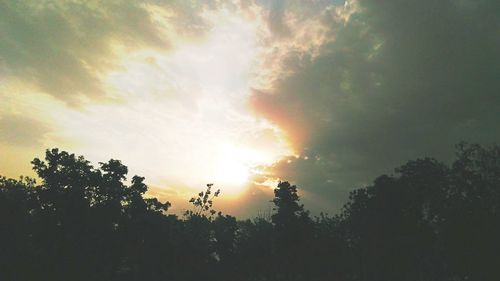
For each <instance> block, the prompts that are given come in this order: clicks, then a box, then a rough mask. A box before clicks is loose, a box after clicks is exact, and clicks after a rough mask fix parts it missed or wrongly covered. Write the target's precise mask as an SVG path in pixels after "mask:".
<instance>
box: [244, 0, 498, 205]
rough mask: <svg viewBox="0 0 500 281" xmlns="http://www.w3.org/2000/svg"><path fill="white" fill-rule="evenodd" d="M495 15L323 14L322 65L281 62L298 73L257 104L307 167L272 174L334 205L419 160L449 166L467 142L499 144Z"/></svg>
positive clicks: (435, 11)
mask: <svg viewBox="0 0 500 281" xmlns="http://www.w3.org/2000/svg"><path fill="white" fill-rule="evenodd" d="M499 8H500V4H499V3H498V1H488V0H484V1H438V2H436V1H405V2H398V1H382V2H380V1H372V0H361V1H351V2H349V3H347V4H346V5H345V6H344V7H343V8H341V9H340V10H339V9H338V8H336V9H330V10H328V11H326V12H324V13H322V14H321V15H320V17H321V19H319V20H318V21H319V22H320V23H321V24H322V25H323V27H324V28H326V32H327V38H325V40H323V41H321V45H320V46H319V50H318V55H317V56H310V57H309V58H310V59H305V60H304V59H303V57H304V54H303V53H296V52H288V53H287V54H286V55H285V56H286V59H283V60H282V62H286V61H300V62H301V63H300V64H288V65H287V67H286V68H283V66H282V67H281V69H286V71H287V73H291V74H289V75H286V76H285V77H284V78H283V79H277V80H276V81H274V83H273V84H272V87H270V88H269V89H264V90H256V91H254V93H253V96H252V105H253V107H254V109H255V110H256V111H257V112H259V113H260V114H261V115H262V116H265V117H266V118H268V119H269V120H271V121H272V122H274V123H276V124H277V125H279V126H281V127H282V128H284V129H285V130H286V131H287V132H288V134H289V136H290V139H291V140H292V141H294V145H295V148H296V150H297V152H298V153H299V154H301V155H302V156H308V158H307V159H304V158H303V157H301V158H298V159H292V158H291V159H284V160H282V161H281V162H279V163H277V164H275V165H273V166H270V167H269V168H268V169H269V171H270V172H272V173H274V174H275V175H277V176H280V177H282V178H284V179H290V180H294V181H296V182H297V183H298V184H299V185H301V186H302V187H303V188H305V189H306V190H307V191H309V192H313V193H316V194H320V195H325V196H330V198H333V197H335V196H336V194H337V193H343V194H345V190H346V189H349V188H354V187H357V186H359V185H363V184H366V183H368V182H369V181H371V180H372V179H373V178H374V177H375V176H377V175H379V174H381V173H387V172H391V171H392V169H393V168H394V167H396V166H398V165H400V164H403V163H404V162H405V161H407V160H410V159H414V158H416V157H423V156H435V157H438V158H440V159H443V160H448V159H450V158H451V157H452V155H453V145H454V144H455V143H457V142H459V141H461V140H465V141H470V142H480V143H490V142H495V141H496V142H498V141H499V140H500V130H499V129H498V112H500V82H499V80H498V77H497V76H498V73H500V53H499V52H498V46H499V43H500V41H499V39H498V38H499V37H498V30H499V27H500V20H499V19H498V17H497V16H495V15H494V14H495V12H493V11H498V9H499ZM305 57H307V56H305ZM339 196H340V195H339ZM337 207H338V206H337Z"/></svg>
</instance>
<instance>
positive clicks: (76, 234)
mask: <svg viewBox="0 0 500 281" xmlns="http://www.w3.org/2000/svg"><path fill="white" fill-rule="evenodd" d="M456 151H457V154H456V159H455V160H454V161H453V162H452V163H451V164H446V163H442V162H440V161H438V160H436V159H432V158H424V159H417V160H412V161H409V162H407V163H406V164H404V165H402V166H401V167H399V168H397V169H395V172H394V174H391V175H381V176H379V177H377V178H376V179H375V180H374V181H373V183H372V184H370V185H368V186H365V187H361V188H357V189H354V190H353V191H352V192H351V194H350V197H349V200H348V202H346V204H345V205H344V207H343V209H342V211H341V212H340V213H338V214H334V215H333V216H329V215H326V214H321V215H319V216H317V217H313V216H312V215H311V214H310V213H309V212H308V211H306V210H305V208H304V206H303V205H302V204H300V197H299V193H298V188H297V187H296V186H295V185H293V184H291V183H289V182H286V181H283V182H280V183H279V184H278V186H277V187H276V188H275V190H274V195H275V197H274V199H273V200H272V203H273V204H274V209H273V213H272V214H271V216H270V217H268V218H262V217H260V218H256V219H253V220H250V219H249V220H237V219H236V218H235V217H233V216H230V215H227V214H222V213H221V212H217V211H216V209H215V204H214V202H215V200H216V197H218V196H219V194H220V191H219V190H217V191H215V192H214V191H213V190H212V188H213V185H212V184H208V185H207V187H206V189H205V190H204V191H202V192H200V193H199V194H198V196H197V197H193V198H192V199H191V200H190V201H189V202H190V203H192V208H191V209H190V210H188V211H187V212H186V213H185V214H184V215H183V216H180V217H179V216H176V215H173V214H170V213H169V207H170V203H169V202H160V201H158V200H157V199H154V198H145V197H144V194H145V193H146V191H147V189H148V187H147V185H146V184H145V183H144V180H145V179H144V178H143V177H140V176H133V177H132V178H131V180H130V181H127V176H128V169H127V167H126V166H125V165H123V164H122V163H121V162H120V161H119V160H113V159H111V160H109V161H108V162H106V163H99V166H98V167H94V166H92V165H91V163H90V162H89V161H87V160H85V158H84V157H82V156H75V155H74V154H70V153H68V152H65V151H60V150H58V149H51V150H47V151H46V154H45V159H43V160H41V159H34V160H33V161H32V164H33V169H34V170H35V172H36V174H37V175H38V178H39V180H40V183H38V182H37V181H35V180H34V179H31V178H28V177H21V178H20V179H18V180H16V179H9V178H5V177H0V280H76V281H78V280H82V281H83V280H249V281H250V280H291V281H293V280H352V281H358V280H359V281H368V280H370V281H377V280H380V281H382V280H387V281H392V280H394V281H396V280H398V281H401V280H403V281H404V280H408V281H412V280H415V281H416V280H418V281H423V280H429V281H431V280H464V281H465V280H484V281H490V280H491V281H493V280H498V279H499V278H500V267H498V262H499V261H500V240H499V237H500V147H498V146H491V147H486V148H485V147H482V146H479V145H471V144H466V143H460V144H459V145H457V150H456Z"/></svg>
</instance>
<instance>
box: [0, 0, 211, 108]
mask: <svg viewBox="0 0 500 281" xmlns="http://www.w3.org/2000/svg"><path fill="white" fill-rule="evenodd" d="M182 2H187V1H182ZM182 2H179V1H177V2H173V3H170V2H169V3H168V4H164V3H163V1H125V0H113V1H104V2H103V1H66V0H56V1H15V0H5V1H0V37H1V38H2V40H1V41H0V67H1V68H2V69H0V72H2V73H3V74H4V75H10V76H12V77H18V78H22V79H23V81H24V82H25V83H28V84H31V85H32V86H34V87H36V88H37V89H38V90H39V91H41V92H45V93H48V94H50V95H52V96H53V97H55V98H57V99H59V100H62V101H64V102H66V103H67V104H69V105H75V106H76V105H79V103H81V102H82V101H83V100H99V99H105V98H108V97H107V96H106V93H105V88H104V85H103V77H104V76H105V75H106V74H107V73H108V72H109V71H110V70H112V69H115V68H117V67H119V61H118V59H119V50H122V49H125V50H134V49H140V48H155V49H159V50H162V51H165V50H168V49H169V48H170V45H171V42H170V40H169V38H167V36H166V34H164V33H162V30H161V28H160V27H161V25H160V24H159V23H158V22H155V18H154V17H153V15H152V13H151V8H152V7H157V8H158V9H163V10H165V11H166V10H168V11H170V12H169V15H170V18H171V21H172V25H175V30H176V31H179V33H189V31H190V30H199V29H200V28H199V26H200V25H202V24H203V22H202V21H201V20H199V19H198V17H197V12H198V11H195V10H194V9H200V11H201V8H200V7H199V6H201V5H198V6H189V5H185V4H182ZM180 19H182V20H183V22H181V20H180ZM187 21H189V22H187ZM181 30H182V31H183V32H181ZM117 49H118V51H117Z"/></svg>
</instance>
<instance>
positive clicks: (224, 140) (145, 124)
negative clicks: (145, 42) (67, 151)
mask: <svg viewBox="0 0 500 281" xmlns="http://www.w3.org/2000/svg"><path fill="white" fill-rule="evenodd" d="M218 13H222V14H214V15H209V16H207V20H208V21H211V24H212V29H211V30H210V31H209V32H208V33H207V34H206V36H205V37H204V39H203V40H202V41H200V40H198V41H196V42H193V41H190V40H181V39H179V40H178V41H176V42H173V45H174V48H171V49H169V50H166V51H164V52H163V51H160V50H150V49H144V50H140V51H136V52H133V53H123V54H122V61H121V65H122V67H121V68H120V69H117V70H115V71H113V72H111V73H108V74H107V76H106V77H107V78H106V84H107V92H108V93H109V94H110V95H111V96H113V97H114V98H115V99H116V100H118V101H120V102H119V103H111V104H91V105H88V106H86V108H85V110H83V111H74V110H66V111H63V112H54V113H53V114H56V115H57V116H54V119H55V120H60V121H61V122H60V124H59V126H60V127H61V129H60V132H62V133H61V134H62V136H61V137H62V138H64V139H70V140H78V143H77V144H76V145H73V147H72V148H71V150H72V151H75V152H76V153H80V154H83V155H86V156H87V157H88V158H89V159H92V160H94V161H105V160H107V159H109V158H115V159H116V158H118V159H121V160H122V161H123V162H124V163H125V164H127V165H129V168H130V170H131V171H132V172H133V173H137V174H139V175H143V176H145V177H146V178H147V180H148V182H149V183H150V184H152V185H155V186H158V187H162V186H169V187H170V188H173V189H177V188H178V187H182V188H183V189H184V190H186V189H191V191H189V190H188V193H192V192H195V191H198V190H199V189H200V188H202V187H203V186H204V185H205V184H206V183H214V184H215V185H216V186H217V187H218V188H221V190H222V192H223V194H226V195H230V196H231V197H232V196H237V195H238V194H240V193H241V192H242V191H244V190H245V188H246V187H247V186H248V185H249V184H250V183H251V179H252V175H253V173H254V169H255V167H256V166H258V165H263V164H270V163H272V162H274V161H276V160H277V159H279V158H280V157H281V156H283V155H286V154H288V153H289V151H290V148H289V145H288V143H287V141H286V140H285V139H284V137H283V135H282V133H281V131H280V130H279V129H277V128H276V127H274V126H273V125H271V124H270V123H269V122H267V121H265V120H264V119H262V118H258V117H256V116H255V115H254V114H253V113H252V112H251V110H250V109H249V108H248V105H247V99H248V95H249V93H250V89H251V87H252V83H253V81H252V79H253V73H254V72H255V71H258V70H256V69H255V67H256V63H255V61H256V60H257V59H258V47H257V39H258V38H257V35H256V34H257V31H256V28H257V24H256V23H255V22H251V21H248V20H246V19H244V18H242V17H241V16H237V15H234V14H230V13H228V12H224V11H222V12H220V11H219V12H218ZM118 49H119V48H118Z"/></svg>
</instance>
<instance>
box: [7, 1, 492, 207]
mask: <svg viewBox="0 0 500 281" xmlns="http://www.w3.org/2000/svg"><path fill="white" fill-rule="evenodd" d="M499 11H500V1H488V0H480V1H472V0H453V1H452V0H443V1H430V0H423V1H375V0H358V1H356V0H352V1H350V0H348V1H346V2H344V1H341V0H331V1H329V0H309V1H298V0H295V1H294V0H290V1H286V0H281V1H280V0H269V1H265V0H248V1H247V0H241V1H238V0H232V1H231V0H227V1H226V0H220V1H216V0H213V1H208V0H207V1H201V0H200V1H186V0H177V1H174V0H172V1H167V0H163V1H162V0H143V1H132V0H130V1H121V0H106V1H83V0H33V1H28V0H27V1H18V0H0V175H3V176H8V177H16V178H17V177H18V176H19V175H30V176H33V172H32V171H31V165H30V161H31V160H32V159H33V158H34V157H42V156H43V154H44V151H45V149H47V148H52V147H58V148H60V149H63V150H67V151H69V152H73V153H76V154H78V155H84V156H85V157H86V158H87V159H88V160H90V161H91V162H92V163H94V164H97V163H98V162H100V161H106V160H108V159H110V158H113V159H120V160H122V162H123V163H124V164H125V165H127V166H128V167H129V173H130V174H131V175H134V174H138V175H141V176H144V177H146V182H147V183H148V185H149V186H150V193H149V194H150V196H157V197H159V198H160V199H162V200H169V201H171V202H172V203H173V209H172V210H173V211H174V212H179V211H181V210H182V209H183V208H185V207H186V204H185V203H186V201H187V200H188V199H189V198H190V197H191V196H193V195H194V194H196V193H197V192H198V191H200V190H201V189H203V187H204V186H205V184H206V183H214V184H215V186H216V187H217V188H220V189H221V191H222V194H221V196H222V198H221V202H220V205H219V207H220V209H223V210H225V211H228V212H230V213H232V214H235V215H243V216H245V215H250V216H252V215H255V214H256V213H257V212H258V211H263V210H264V211H265V210H268V208H269V199H270V198H271V196H272V188H273V187H274V186H275V185H276V183H277V182H278V181H279V180H288V181H291V182H292V183H295V184H297V185H298V186H299V188H300V189H301V195H302V197H303V202H304V203H305V204H306V207H307V208H309V209H312V210H313V211H315V212H319V211H326V212H330V213H333V212H335V211H336V210H338V209H339V208H340V207H341V206H342V203H343V202H344V201H345V200H346V198H347V196H348V192H349V191H350V190H352V189H353V188H356V187H360V186H363V185H365V184H369V183H370V182H371V181H373V179H374V177H376V176H378V175H381V174H383V173H392V172H393V169H394V168H396V167H397V166H399V165H401V164H404V163H405V162H406V161H407V160H410V159H415V158H418V157H426V156H431V157H436V158H438V159H440V160H443V161H448V160H450V159H451V158H452V157H453V153H454V145H455V144H456V143H458V142H459V141H468V142H478V143H481V144H491V143H495V142H496V143H498V142H499V141H500V51H499V50H500V20H499V17H498V14H499V13H498V12H499ZM216 205H217V203H216ZM216 207H217V206H216Z"/></svg>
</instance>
